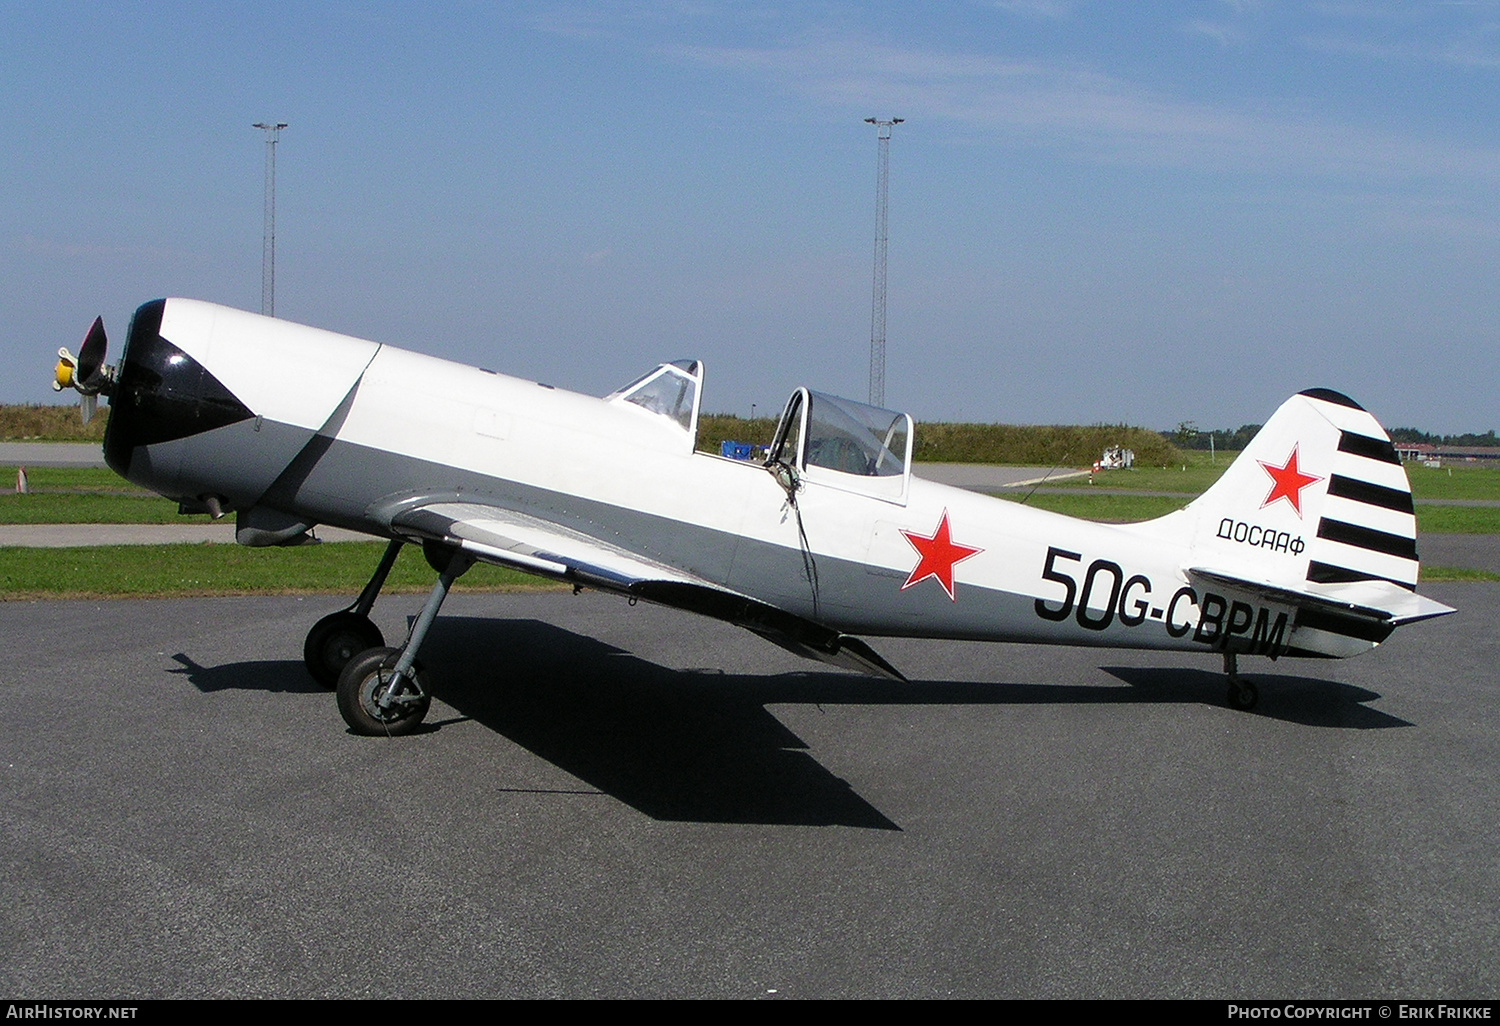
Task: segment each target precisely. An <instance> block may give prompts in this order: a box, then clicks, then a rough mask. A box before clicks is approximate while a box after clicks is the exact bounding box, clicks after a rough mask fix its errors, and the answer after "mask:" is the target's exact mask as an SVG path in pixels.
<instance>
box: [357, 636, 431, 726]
mask: <svg viewBox="0 0 1500 1026" xmlns="http://www.w3.org/2000/svg"><path fill="white" fill-rule="evenodd" d="M400 658H401V650H400V649H399V648H383V647H382V648H372V649H370V650H368V651H366V652H361V653H360V654H359V655H357V656H355V657H354V658H353V659H351V660H349V665H347V666H345V667H344V672H343V673H341V674H339V683H338V699H339V714H340V715H341V716H343V717H344V722H345V723H347V724H349V729H350V730H352V731H354V733H356V734H364V735H365V736H367V737H399V736H400V735H402V734H410V733H411V732H412V731H414V730H416V729H417V727H418V726H419V725H420V724H421V722H422V718H423V717H424V716H426V715H427V707H428V706H429V705H431V704H432V699H431V698H430V697H429V693H428V691H427V685H426V683H425V682H424V681H423V680H422V667H421V665H420V664H416V665H414V666H412V669H411V674H410V676H411V677H412V678H414V683H416V684H417V686H418V687H419V688H420V689H421V697H417V696H416V695H415V694H411V693H410V685H409V684H408V685H407V686H406V687H404V688H403V690H404V691H406V692H407V693H408V695H409V698H410V700H409V701H407V702H405V703H403V704H402V705H399V706H395V707H393V708H391V709H382V708H380V706H379V705H378V704H377V701H376V700H377V699H379V698H380V697H382V696H383V695H384V694H385V691H386V688H387V687H388V686H389V681H390V676H391V671H392V670H393V669H395V668H396V662H397V661H398V660H399V659H400Z"/></svg>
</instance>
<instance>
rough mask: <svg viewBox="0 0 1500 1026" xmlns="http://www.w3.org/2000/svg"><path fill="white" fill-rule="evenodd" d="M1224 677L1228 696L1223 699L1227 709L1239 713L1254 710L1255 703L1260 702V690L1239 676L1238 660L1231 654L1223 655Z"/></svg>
mask: <svg viewBox="0 0 1500 1026" xmlns="http://www.w3.org/2000/svg"><path fill="white" fill-rule="evenodd" d="M1224 676H1226V677H1228V678H1229V694H1228V695H1227V696H1226V697H1225V699H1224V700H1225V701H1226V702H1227V703H1228V704H1229V708H1231V709H1238V710H1239V711H1240V712H1249V711H1250V710H1251V709H1254V708H1255V703H1256V702H1259V701H1260V688H1258V687H1256V686H1255V684H1254V682H1252V681H1248V680H1246V679H1245V678H1244V677H1241V676H1240V663H1239V659H1237V658H1236V657H1235V654H1234V653H1233V652H1225V653H1224Z"/></svg>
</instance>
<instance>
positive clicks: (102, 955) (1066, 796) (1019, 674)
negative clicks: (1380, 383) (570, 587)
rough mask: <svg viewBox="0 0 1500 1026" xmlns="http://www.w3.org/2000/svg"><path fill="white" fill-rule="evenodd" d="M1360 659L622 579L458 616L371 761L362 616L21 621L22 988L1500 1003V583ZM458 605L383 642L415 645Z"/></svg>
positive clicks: (6, 826) (385, 607)
mask: <svg viewBox="0 0 1500 1026" xmlns="http://www.w3.org/2000/svg"><path fill="white" fill-rule="evenodd" d="M1424 591H1429V592H1430V593H1431V594H1432V595H1434V596H1435V597H1436V598H1438V599H1440V600H1441V601H1445V602H1448V603H1450V604H1452V605H1455V606H1457V607H1458V608H1459V610H1460V612H1459V614H1458V615H1456V616H1451V617H1447V618H1444V619H1442V620H1438V621H1434V622H1431V623H1426V624H1419V625H1415V626H1413V627H1410V628H1405V629H1403V630H1401V631H1398V632H1397V634H1396V635H1395V636H1394V637H1393V638H1392V639H1391V641H1390V642H1388V643H1387V644H1386V645H1385V646H1383V647H1382V648H1381V649H1379V650H1377V651H1376V652H1374V653H1371V654H1368V655H1365V656H1362V657H1359V658H1357V659H1354V660H1349V661H1347V662H1291V661H1284V662H1282V663H1279V664H1272V663H1270V662H1268V661H1266V660H1258V659H1257V660H1246V661H1245V662H1246V667H1245V668H1246V670H1247V672H1249V673H1251V674H1252V675H1253V677H1254V679H1255V680H1257V681H1258V682H1259V685H1260V688H1261V694H1262V699H1261V704H1260V707H1259V709H1258V710H1257V711H1256V712H1254V713H1250V714H1244V713H1236V712H1232V711H1231V710H1229V709H1227V708H1225V707H1224V705H1223V692H1224V685H1223V683H1222V680H1221V678H1220V677H1219V676H1218V675H1217V674H1216V672H1215V671H1216V669H1217V666H1216V660H1214V659H1211V658H1206V657H1203V656H1197V657H1193V656H1184V655H1162V654H1152V653H1141V652H1111V651H1100V650H1082V649H1049V648H1042V647H1033V646H1017V645H977V644H954V643H939V642H915V641H898V640H886V641H879V642H876V646H877V648H878V649H879V650H880V651H881V652H882V653H883V654H884V655H885V656H886V657H887V658H889V659H890V660H891V661H892V662H894V663H895V664H896V665H897V666H899V667H901V668H902V669H903V670H904V671H905V672H906V673H907V674H908V675H909V676H910V677H911V678H912V683H908V684H894V683H888V682H883V681H876V680H870V679H867V678H862V677H857V676H853V675H848V674H844V673H840V672H825V671H824V670H822V669H821V668H820V667H819V666H818V665H817V664H811V663H806V662H803V661H801V660H798V659H796V658H795V657H792V656H790V655H787V654H785V653H783V652H781V651H780V650H779V649H777V648H775V647H773V646H771V645H769V644H767V643H765V642H763V641H761V640H759V639H757V638H755V637H754V636H752V635H750V634H748V633H746V632H743V631H740V630H738V629H736V628H733V627H729V626H725V625H722V624H719V623H716V622H712V621H706V620H702V619H699V618H695V617H692V616H690V615H688V614H683V613H678V612H675V611H672V610H665V609H659V608H655V607H651V606H647V605H645V604H641V605H638V606H633V607H632V606H629V605H628V604H627V603H626V602H625V601H623V600H621V599H618V598H613V597H608V596H601V595H597V594H591V593H584V594H583V595H579V596H572V595H568V594H557V593H552V594H543V595H481V596H466V595H460V596H455V597H453V598H452V599H451V600H450V601H449V603H448V605H447V607H446V608H445V610H444V616H443V617H442V618H440V619H439V621H438V623H437V625H436V626H435V627H434V628H433V630H432V633H431V635H430V636H429V639H428V643H427V646H426V648H425V650H424V653H423V655H424V661H425V662H426V664H427V667H428V670H429V671H430V674H431V676H432V679H433V681H434V682H435V684H436V690H437V692H438V694H439V696H440V700H439V701H436V702H435V703H434V705H433V708H432V711H431V713H430V715H429V717H428V729H427V730H426V731H425V732H423V733H421V734H418V735H416V736H413V737H409V738H401V739H384V738H364V737H355V736H353V735H351V734H349V733H348V732H347V731H346V729H345V727H344V724H343V722H342V720H341V719H340V718H339V715H338V712H337V709H336V708H335V704H334V700H333V696H332V695H331V694H329V693H328V692H325V691H322V690H320V689H318V688H317V687H316V686H315V685H314V684H313V683H312V681H311V680H310V678H309V677H308V676H307V674H306V672H305V670H304V669H303V667H302V663H301V645H302V638H303V635H304V633H305V632H306V630H307V628H308V626H309V625H310V624H311V623H312V622H313V621H314V620H315V619H316V618H317V617H318V616H319V615H321V614H322V613H324V612H327V611H330V610H332V609H334V608H337V607H338V606H339V605H340V604H341V601H340V600H338V599H334V598H328V599H315V598H314V599H299V598H237V599H207V600H202V599H200V600H171V601H105V602H35V603H22V602H9V603H0V688H3V694H4V696H5V697H4V710H5V715H4V716H3V717H0V773H3V778H0V779H3V783H0V827H3V830H0V836H3V842H0V879H3V880H4V894H5V900H4V901H3V902H0V994H3V995H4V996H6V997H8V998H18V999H19V998H25V999H39V998H82V997H106V996H107V997H110V998H116V999H129V998H150V997H321V996H353V997H733V998H757V997H793V998H810V997H904V998H924V997H1010V996H1025V997H1033V996H1038V997H1095V996H1105V997H1221V998H1227V997H1239V998H1255V997H1261V998H1289V997H1325V998H1332V997H1350V998H1352V997H1385V998H1399V997H1405V998H1418V997H1450V998H1463V997H1466V998H1494V997H1495V996H1496V994H1497V993H1500V854H1497V853H1500V801H1497V800H1496V799H1497V794H1500V788H1497V784H1500V731H1497V717H1496V712H1495V697H1496V688H1495V666H1496V662H1497V656H1500V652H1497V645H1496V640H1495V635H1494V628H1493V625H1494V624H1495V623H1496V622H1500V587H1497V586H1496V585H1493V584H1449V585H1433V586H1431V587H1430V588H1424ZM420 602H421V598H420V597H418V596H400V597H387V598H384V599H382V600H381V602H380V604H379V605H378V606H377V607H376V619H377V621H378V622H379V623H380V624H381V626H382V627H383V628H384V629H385V631H386V635H387V637H388V638H390V639H394V640H399V635H400V633H401V631H402V630H403V628H404V624H405V617H406V616H408V615H411V614H414V613H415V612H416V610H417V608H418V607H419V605H420Z"/></svg>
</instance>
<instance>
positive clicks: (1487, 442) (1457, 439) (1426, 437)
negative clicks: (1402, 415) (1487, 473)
mask: <svg viewBox="0 0 1500 1026" xmlns="http://www.w3.org/2000/svg"><path fill="white" fill-rule="evenodd" d="M1390 436H1391V441H1393V442H1416V443H1423V442H1425V443H1426V444H1428V445H1476V446H1487V447H1491V448H1493V447H1495V446H1500V438H1496V437H1495V432H1494V431H1486V432H1485V433H1484V434H1482V435H1475V434H1468V435H1430V434H1428V433H1427V432H1426V431H1418V430H1417V429H1416V428H1404V427H1398V428H1391V430H1390Z"/></svg>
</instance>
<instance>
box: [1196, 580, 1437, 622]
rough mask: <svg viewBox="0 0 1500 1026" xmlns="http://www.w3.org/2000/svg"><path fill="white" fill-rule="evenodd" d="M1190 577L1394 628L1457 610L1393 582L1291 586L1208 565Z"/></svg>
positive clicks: (1269, 600)
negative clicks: (1210, 567) (1226, 571)
mask: <svg viewBox="0 0 1500 1026" xmlns="http://www.w3.org/2000/svg"><path fill="white" fill-rule="evenodd" d="M1188 576H1189V577H1190V578H1193V579H1195V581H1197V582H1201V581H1208V582H1212V583H1213V584H1216V585H1219V586H1220V587H1223V588H1228V589H1231V590H1234V591H1241V592H1248V593H1249V594H1251V595H1256V596H1258V597H1260V598H1262V599H1264V600H1266V601H1267V602H1274V603H1277V604H1278V605H1285V606H1294V607H1296V608H1298V609H1316V610H1323V611H1326V612H1330V613H1339V614H1344V615H1348V616H1357V617H1367V618H1369V619H1371V620H1376V621H1379V622H1380V623H1383V624H1386V625H1388V626H1391V627H1399V626H1401V625H1402V624H1407V623H1416V622H1417V621H1418V620H1429V619H1431V618H1432V617H1435V616H1446V615H1447V614H1448V613H1452V612H1454V609H1453V608H1452V607H1451V606H1445V605H1443V604H1442V603H1441V602H1435V601H1433V600H1432V599H1430V598H1426V597H1424V596H1422V595H1418V594H1417V593H1416V592H1413V591H1408V590H1407V589H1405V588H1403V587H1401V586H1400V585H1398V584H1393V583H1392V582H1390V581H1347V582H1342V583H1338V584H1315V583H1312V582H1308V583H1306V584H1304V585H1303V586H1302V587H1301V588H1288V587H1286V586H1285V585H1280V584H1275V583H1273V582H1271V581H1257V580H1250V579H1247V578H1244V577H1239V576H1234V575H1231V574H1226V573H1222V572H1219V571H1216V570H1209V569H1206V568H1204V567H1193V568H1192V569H1190V570H1189V571H1188Z"/></svg>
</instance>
